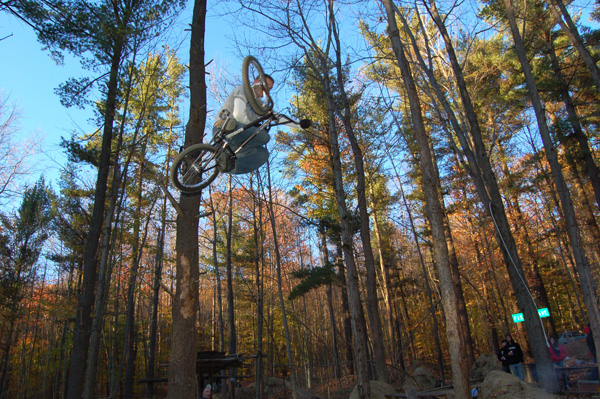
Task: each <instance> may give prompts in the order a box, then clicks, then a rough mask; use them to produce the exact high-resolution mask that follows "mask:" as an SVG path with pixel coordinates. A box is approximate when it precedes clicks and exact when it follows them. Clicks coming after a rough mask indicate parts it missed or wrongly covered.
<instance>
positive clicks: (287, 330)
mask: <svg viewBox="0 0 600 399" xmlns="http://www.w3.org/2000/svg"><path fill="white" fill-rule="evenodd" d="M267 186H268V190H269V201H268V204H267V209H268V211H269V219H270V220H271V230H272V234H273V245H274V249H275V265H276V268H277V293H278V295H279V305H280V307H281V317H282V319H283V330H284V333H285V344H286V345H285V349H286V355H287V362H288V368H289V369H290V370H289V371H290V382H291V384H292V398H294V399H296V398H297V397H298V392H297V390H298V387H297V383H296V370H295V369H294V361H293V357H292V336H291V334H290V328H289V325H288V321H287V313H286V310H285V301H284V300H283V289H282V277H281V266H282V262H281V254H280V253H279V241H278V238H277V225H276V224H275V220H276V219H275V211H274V210H273V191H272V189H271V188H272V186H271V165H270V163H269V162H267Z"/></svg>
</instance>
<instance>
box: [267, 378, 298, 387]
mask: <svg viewBox="0 0 600 399" xmlns="http://www.w3.org/2000/svg"><path fill="white" fill-rule="evenodd" d="M264 384H265V387H267V388H280V387H285V388H287V389H292V384H290V382H289V381H287V380H282V379H281V378H276V377H268V378H266V379H265V382H264Z"/></svg>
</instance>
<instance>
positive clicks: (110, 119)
mask: <svg viewBox="0 0 600 399" xmlns="http://www.w3.org/2000/svg"><path fill="white" fill-rule="evenodd" d="M123 45H124V43H122V42H121V41H117V43H115V48H114V52H113V54H112V57H111V67H110V75H109V81H108V85H107V90H108V91H107V95H106V103H105V110H104V130H103V133H102V147H101V150H100V160H99V168H98V178H97V180H96V188H95V192H94V208H93V211H92V217H91V223H90V229H89V233H88V236H87V241H86V246H85V252H84V260H83V281H82V287H81V293H80V294H79V300H78V304H77V315H76V319H75V327H74V331H73V349H72V351H71V365H70V367H69V377H68V378H69V379H68V383H67V399H81V396H82V394H83V390H84V384H85V370H86V365H87V361H88V350H89V344H90V333H91V330H92V309H93V307H94V301H95V294H94V292H95V288H96V277H97V267H98V265H97V263H98V260H97V256H96V255H97V252H98V246H99V244H100V234H101V231H102V226H103V221H104V216H105V215H104V208H105V201H106V193H107V191H108V175H109V170H110V165H111V143H112V137H113V123H114V119H115V110H116V107H117V91H118V79H119V67H120V64H121V61H122V52H123Z"/></svg>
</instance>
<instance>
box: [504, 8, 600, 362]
mask: <svg viewBox="0 0 600 399" xmlns="http://www.w3.org/2000/svg"><path fill="white" fill-rule="evenodd" d="M504 9H505V10H506V16H507V18H508V23H509V25H510V31H511V33H512V37H513V40H514V42H515V49H516V51H517V55H518V57H519V61H520V62H521V68H522V70H523V73H524V74H525V81H526V83H527V89H528V94H529V98H530V100H531V104H532V106H533V109H534V111H535V116H536V119H537V122H538V127H539V131H540V135H541V137H542V142H543V143H544V151H545V153H546V159H547V160H548V163H549V165H550V171H551V173H552V177H553V180H554V184H555V186H556V191H557V192H558V197H559V199H560V204H561V208H562V211H563V215H564V218H565V224H566V227H567V234H568V236H569V241H570V243H571V250H572V251H573V257H574V258H575V264H576V266H577V271H578V273H579V279H580V281H581V291H582V293H583V300H584V302H585V305H586V307H587V314H588V317H589V320H590V327H591V329H592V333H593V334H594V336H596V337H600V308H599V307H598V297H597V295H596V287H595V284H594V280H593V277H592V272H591V269H590V265H589V263H588V260H587V257H586V254H585V251H584V249H583V244H582V240H581V233H580V230H579V225H578V223H577V218H576V217H575V209H574V207H573V202H572V200H571V195H570V193H569V189H568V187H567V183H566V182H565V179H564V176H563V173H562V169H561V166H560V164H559V162H558V155H557V153H556V148H555V147H554V143H553V142H552V138H551V137H550V132H549V130H548V124H547V122H546V114H545V111H544V108H543V106H542V101H541V99H540V96H539V93H538V90H537V86H536V83H535V79H534V77H533V73H532V72H531V67H530V65H529V60H528V59H527V54H526V52H525V46H524V44H523V39H522V38H521V33H520V32H519V29H518V27H517V23H516V19H515V13H514V9H513V6H512V3H511V0H504ZM598 367H599V368H600V365H599V366H598Z"/></svg>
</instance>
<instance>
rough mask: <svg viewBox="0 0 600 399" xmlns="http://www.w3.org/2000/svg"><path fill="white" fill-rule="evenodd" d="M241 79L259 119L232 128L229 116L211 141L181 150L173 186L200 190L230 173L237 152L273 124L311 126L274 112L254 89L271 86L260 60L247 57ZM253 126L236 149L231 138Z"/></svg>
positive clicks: (186, 190)
mask: <svg viewBox="0 0 600 399" xmlns="http://www.w3.org/2000/svg"><path fill="white" fill-rule="evenodd" d="M242 80H243V85H244V93H245V94H246V98H247V99H248V102H249V103H250V106H251V107H252V109H253V110H254V112H256V114H257V115H259V118H258V119H257V120H255V121H253V122H250V123H249V124H247V125H244V126H242V127H240V128H237V129H235V130H233V131H231V130H229V129H227V128H228V127H230V126H231V125H232V124H233V126H235V123H234V122H235V121H234V120H233V119H231V117H227V119H226V120H225V121H224V123H223V125H222V127H221V128H220V129H219V130H218V131H217V132H216V133H215V134H213V137H212V139H211V140H210V142H209V143H200V144H194V145H191V146H189V147H188V148H186V149H184V150H183V151H182V152H180V153H179V155H177V157H176V158H175V160H174V161H173V165H172V166H171V170H170V178H171V183H172V184H173V186H175V188H177V189H178V190H179V191H181V192H182V193H185V194H196V193H199V192H200V191H202V189H204V188H205V187H207V186H208V185H209V184H211V183H212V182H213V181H214V180H215V179H216V178H217V176H218V175H219V174H220V173H227V172H228V171H229V170H231V165H235V161H236V154H237V153H238V152H239V151H240V150H241V149H242V148H244V147H245V146H246V144H248V143H249V142H250V141H251V140H252V139H253V138H254V137H256V135H257V134H259V133H260V132H262V131H268V130H269V129H270V128H271V127H274V126H279V125H290V124H293V125H297V126H299V127H301V128H302V129H307V128H308V127H310V125H311V121H310V120H308V119H302V120H301V121H298V122H297V121H295V120H294V119H292V118H290V117H289V116H287V115H284V114H280V113H277V112H275V111H273V101H272V99H271V97H270V96H269V95H268V94H267V95H266V96H265V97H266V98H265V99H264V100H263V99H261V98H259V97H257V95H256V92H255V90H254V88H255V87H256V86H257V85H259V86H263V87H268V85H267V79H266V77H265V73H264V72H263V69H262V67H261V66H260V63H259V62H258V61H257V60H256V58H254V57H253V56H251V55H249V56H247V57H246V58H244V62H243V63H242ZM265 93H268V91H265ZM228 122H230V123H228ZM250 127H257V129H256V131H255V132H254V133H253V134H252V135H251V136H250V137H248V138H247V139H246V140H244V142H243V143H242V144H240V145H239V146H238V147H237V148H234V147H233V146H231V144H230V140H231V139H232V138H233V137H235V136H236V135H237V134H239V133H241V132H242V131H244V130H246V129H248V128H250Z"/></svg>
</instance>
